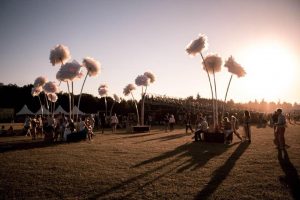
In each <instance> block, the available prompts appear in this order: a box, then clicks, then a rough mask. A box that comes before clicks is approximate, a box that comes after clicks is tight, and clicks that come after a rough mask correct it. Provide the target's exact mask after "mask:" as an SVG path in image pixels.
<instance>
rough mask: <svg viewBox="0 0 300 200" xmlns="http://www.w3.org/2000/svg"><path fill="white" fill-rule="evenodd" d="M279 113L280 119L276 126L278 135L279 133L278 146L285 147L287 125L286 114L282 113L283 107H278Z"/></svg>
mask: <svg viewBox="0 0 300 200" xmlns="http://www.w3.org/2000/svg"><path fill="white" fill-rule="evenodd" d="M277 114H278V120H277V122H276V123H275V126H276V131H277V135H278V148H279V149H285V146H286V145H285V138H284V133H285V127H286V119H285V116H284V115H283V114H282V109H281V108H278V109H277Z"/></svg>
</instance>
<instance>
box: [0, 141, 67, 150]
mask: <svg viewBox="0 0 300 200" xmlns="http://www.w3.org/2000/svg"><path fill="white" fill-rule="evenodd" d="M65 143H66V142H45V141H44V140H19V141H17V142H7V143H0V153H4V152H8V151H17V150H26V149H34V148H42V147H49V146H56V145H59V144H65Z"/></svg>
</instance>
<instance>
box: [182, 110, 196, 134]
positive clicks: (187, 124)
mask: <svg viewBox="0 0 300 200" xmlns="http://www.w3.org/2000/svg"><path fill="white" fill-rule="evenodd" d="M191 118H192V117H191V113H187V114H186V116H185V119H184V121H185V133H188V129H190V130H191V131H192V133H194V131H193V129H192V119H191Z"/></svg>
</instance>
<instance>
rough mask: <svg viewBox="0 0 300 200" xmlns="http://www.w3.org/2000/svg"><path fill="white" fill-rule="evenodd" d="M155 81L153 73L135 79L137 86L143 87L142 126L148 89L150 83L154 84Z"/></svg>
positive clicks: (142, 124) (146, 73)
mask: <svg viewBox="0 0 300 200" xmlns="http://www.w3.org/2000/svg"><path fill="white" fill-rule="evenodd" d="M154 81H155V76H154V74H153V73H151V72H145V73H144V74H143V75H139V76H137V77H136V79H135V84H136V85H137V86H141V87H142V93H141V98H142V99H141V100H142V105H141V121H140V125H141V126H144V114H145V98H146V93H147V88H148V86H149V85H150V83H153V82H154Z"/></svg>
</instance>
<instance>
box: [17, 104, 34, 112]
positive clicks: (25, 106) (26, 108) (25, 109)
mask: <svg viewBox="0 0 300 200" xmlns="http://www.w3.org/2000/svg"><path fill="white" fill-rule="evenodd" d="M16 115H34V113H33V112H31V111H30V110H29V108H28V107H27V105H26V104H25V105H24V106H23V108H21V110H20V111H19V112H17V113H16Z"/></svg>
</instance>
